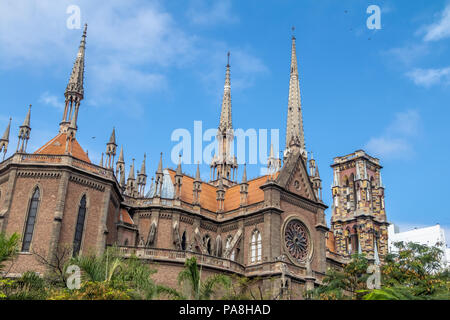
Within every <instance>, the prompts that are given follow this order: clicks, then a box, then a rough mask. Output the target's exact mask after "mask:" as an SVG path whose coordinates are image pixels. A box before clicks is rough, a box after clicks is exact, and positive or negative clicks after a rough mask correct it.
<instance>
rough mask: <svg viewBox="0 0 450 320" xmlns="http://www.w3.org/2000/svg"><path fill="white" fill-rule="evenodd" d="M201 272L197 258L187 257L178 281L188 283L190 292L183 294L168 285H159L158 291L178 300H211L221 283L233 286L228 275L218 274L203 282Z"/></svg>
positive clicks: (225, 285) (181, 284)
mask: <svg viewBox="0 0 450 320" xmlns="http://www.w3.org/2000/svg"><path fill="white" fill-rule="evenodd" d="M200 273H201V272H200V269H199V267H198V264H197V259H196V258H195V257H192V258H189V259H186V262H185V264H184V269H183V270H182V271H181V272H180V273H179V274H178V283H179V285H180V286H184V285H186V286H187V288H188V293H187V294H183V293H181V292H180V291H177V290H175V289H173V288H166V287H159V288H158V292H159V293H162V294H166V295H168V296H171V297H173V298H174V299H177V300H210V299H211V298H212V297H213V296H214V294H215V293H216V289H217V287H218V286H219V285H222V286H224V287H225V288H229V287H230V286H231V279H230V277H228V276H226V275H223V274H216V275H214V276H210V277H208V278H207V279H206V280H205V281H204V282H202V281H201V274H200Z"/></svg>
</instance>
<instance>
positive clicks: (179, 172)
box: [176, 154, 183, 176]
mask: <svg viewBox="0 0 450 320" xmlns="http://www.w3.org/2000/svg"><path fill="white" fill-rule="evenodd" d="M182 174H183V171H182V170H181V154H180V155H179V159H178V166H177V172H176V175H177V176H181V175H182Z"/></svg>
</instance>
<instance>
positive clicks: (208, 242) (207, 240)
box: [203, 235, 211, 254]
mask: <svg viewBox="0 0 450 320" xmlns="http://www.w3.org/2000/svg"><path fill="white" fill-rule="evenodd" d="M203 245H204V246H205V248H206V251H207V252H208V254H211V238H210V236H209V235H206V236H204V237H203Z"/></svg>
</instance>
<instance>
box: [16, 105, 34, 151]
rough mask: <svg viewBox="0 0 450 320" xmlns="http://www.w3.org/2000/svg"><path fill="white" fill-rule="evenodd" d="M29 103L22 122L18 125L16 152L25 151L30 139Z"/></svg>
mask: <svg viewBox="0 0 450 320" xmlns="http://www.w3.org/2000/svg"><path fill="white" fill-rule="evenodd" d="M30 118H31V104H30V107H29V108H28V112H27V115H26V117H25V120H24V122H23V124H22V125H21V126H20V127H19V140H18V142H17V152H26V150H27V144H28V140H29V139H30V132H31V125H30Z"/></svg>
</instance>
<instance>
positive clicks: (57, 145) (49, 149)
mask: <svg viewBox="0 0 450 320" xmlns="http://www.w3.org/2000/svg"><path fill="white" fill-rule="evenodd" d="M66 138H67V134H65V133H59V134H58V135H57V136H56V137H54V138H53V139H52V140H50V141H49V142H47V143H46V144H44V145H43V146H42V147H40V148H39V149H37V150H36V151H35V152H34V153H35V154H52V155H63V154H65V151H66ZM72 156H73V157H74V158H77V159H80V160H83V161H86V162H89V163H91V160H89V157H88V155H87V154H86V152H84V151H83V148H81V146H80V144H79V143H78V141H77V140H76V139H75V140H74V141H73V145H72Z"/></svg>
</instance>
